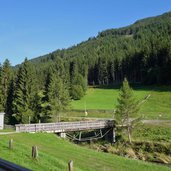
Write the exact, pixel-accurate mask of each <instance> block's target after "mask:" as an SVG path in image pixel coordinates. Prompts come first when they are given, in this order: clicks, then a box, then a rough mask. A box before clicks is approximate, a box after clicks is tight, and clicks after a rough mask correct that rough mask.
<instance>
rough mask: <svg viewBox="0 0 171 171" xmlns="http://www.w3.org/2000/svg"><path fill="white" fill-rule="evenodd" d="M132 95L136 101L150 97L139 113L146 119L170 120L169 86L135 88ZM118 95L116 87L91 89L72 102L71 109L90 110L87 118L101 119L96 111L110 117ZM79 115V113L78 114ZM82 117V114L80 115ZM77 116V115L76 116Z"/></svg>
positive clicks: (170, 95) (170, 88)
mask: <svg viewBox="0 0 171 171" xmlns="http://www.w3.org/2000/svg"><path fill="white" fill-rule="evenodd" d="M133 88H134V90H135V91H134V93H135V96H136V98H137V99H143V98H144V97H145V96H147V95H149V94H150V95H151V96H150V98H149V99H148V101H147V102H145V103H144V104H143V105H142V108H141V110H140V113H141V114H143V115H144V117H145V118H147V119H171V103H170V102H171V87H169V86H146V87H142V86H136V87H133ZM118 94H119V88H118V87H114V88H112V87H106V88H105V87H103V88H92V87H90V88H89V89H88V90H87V93H86V95H85V96H84V97H83V98H82V99H81V100H77V101H72V103H71V106H72V109H75V110H84V109H85V108H86V109H87V110H89V109H91V111H90V112H89V116H90V117H91V115H94V116H95V117H103V116H105V115H100V113H98V112H95V111H96V110H109V111H108V112H107V113H106V117H109V116H110V117H111V116H112V110H113V109H114V108H115V107H116V105H117V98H118ZM92 109H93V110H94V113H96V114H93V110H92ZM80 115H81V112H80ZM82 115H83V113H82ZM77 116H78V115H77Z"/></svg>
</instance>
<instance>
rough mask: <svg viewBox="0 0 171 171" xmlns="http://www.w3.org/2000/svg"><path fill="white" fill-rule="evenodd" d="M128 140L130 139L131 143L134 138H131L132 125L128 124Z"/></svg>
mask: <svg viewBox="0 0 171 171" xmlns="http://www.w3.org/2000/svg"><path fill="white" fill-rule="evenodd" d="M127 131H128V140H129V143H130V144H131V143H132V138H131V130H130V126H128V129H127Z"/></svg>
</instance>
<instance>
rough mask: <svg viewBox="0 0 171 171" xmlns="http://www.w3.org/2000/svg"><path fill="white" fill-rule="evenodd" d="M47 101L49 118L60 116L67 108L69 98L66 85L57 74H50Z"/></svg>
mask: <svg viewBox="0 0 171 171" xmlns="http://www.w3.org/2000/svg"><path fill="white" fill-rule="evenodd" d="M48 101H49V103H50V114H51V116H55V115H60V112H61V111H63V110H65V109H66V108H67V107H68V104H69V101H70V98H69V92H68V89H67V87H66V84H65V83H64V82H63V80H62V79H61V78H60V77H59V75H58V74H54V73H51V76H50V83H49V85H48Z"/></svg>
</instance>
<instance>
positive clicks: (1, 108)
mask: <svg viewBox="0 0 171 171" xmlns="http://www.w3.org/2000/svg"><path fill="white" fill-rule="evenodd" d="M3 110H4V109H3V93H2V67H1V65H0V112H2V111H3Z"/></svg>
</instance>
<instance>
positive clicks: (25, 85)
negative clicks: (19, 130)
mask: <svg viewBox="0 0 171 171" xmlns="http://www.w3.org/2000/svg"><path fill="white" fill-rule="evenodd" d="M33 97H34V96H33V80H32V75H31V68H30V64H29V62H28V60H27V59H25V61H24V63H23V64H22V65H21V66H20V68H19V70H18V74H17V79H16V85H15V93H14V101H13V107H14V108H13V111H14V114H15V115H14V116H15V118H16V119H17V121H18V122H19V123H28V122H29V120H30V118H32V116H33V112H32V110H31V108H32V100H33Z"/></svg>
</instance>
